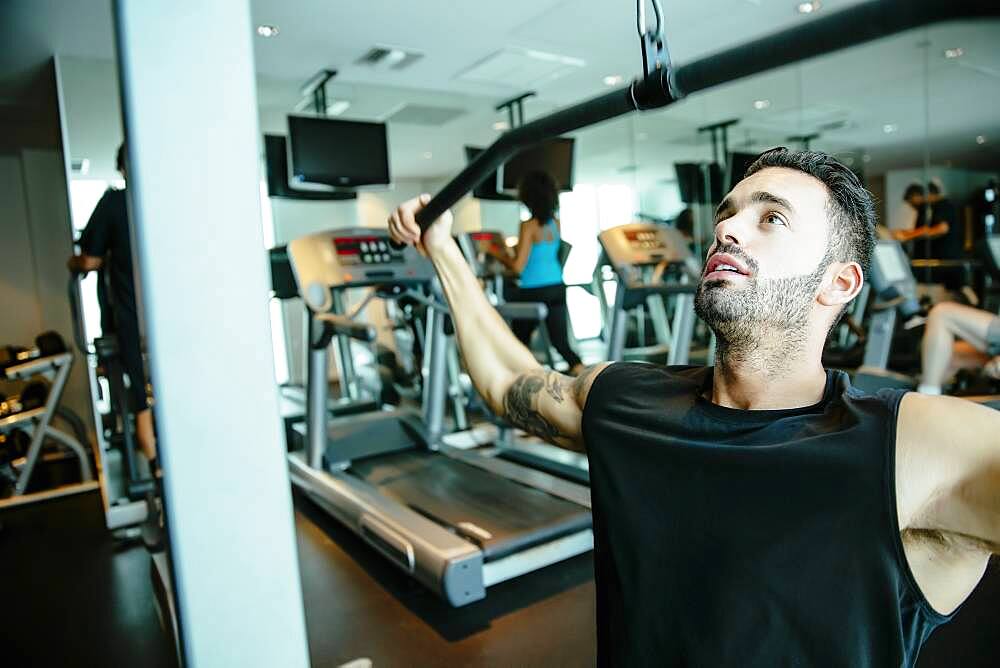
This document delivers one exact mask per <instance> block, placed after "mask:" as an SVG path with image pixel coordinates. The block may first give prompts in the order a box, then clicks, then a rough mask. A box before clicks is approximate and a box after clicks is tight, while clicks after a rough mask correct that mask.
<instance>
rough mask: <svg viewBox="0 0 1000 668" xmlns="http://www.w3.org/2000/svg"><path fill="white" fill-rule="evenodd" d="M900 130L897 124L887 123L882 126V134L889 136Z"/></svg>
mask: <svg viewBox="0 0 1000 668" xmlns="http://www.w3.org/2000/svg"><path fill="white" fill-rule="evenodd" d="M898 129H899V126H898V125H896V124H895V123H886V124H885V125H883V126H882V132H884V133H886V134H887V135H891V134H892V133H893V132H895V131H896V130H898Z"/></svg>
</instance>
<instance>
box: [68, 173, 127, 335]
mask: <svg viewBox="0 0 1000 668" xmlns="http://www.w3.org/2000/svg"><path fill="white" fill-rule="evenodd" d="M109 186H112V187H115V188H124V187H125V182H124V181H121V180H116V181H110V182H109V181H103V180H100V179H74V180H72V181H70V182H69V207H70V219H71V220H72V221H73V238H74V241H75V240H76V238H78V237H79V236H80V233H81V232H83V230H84V228H85V227H87V221H88V220H90V215H91V214H92V213H94V209H95V208H96V207H97V203H98V202H99V201H100V200H101V196H102V195H104V191H106V190H107V189H108V187H109ZM80 296H81V305H82V310H83V314H82V317H83V333H84V336H86V338H87V340H88V341H92V340H93V339H95V338H97V337H99V336H100V335H101V307H100V306H99V305H98V302H97V272H94V271H92V272H90V273H89V274H87V275H86V276H84V278H83V280H81V281H80Z"/></svg>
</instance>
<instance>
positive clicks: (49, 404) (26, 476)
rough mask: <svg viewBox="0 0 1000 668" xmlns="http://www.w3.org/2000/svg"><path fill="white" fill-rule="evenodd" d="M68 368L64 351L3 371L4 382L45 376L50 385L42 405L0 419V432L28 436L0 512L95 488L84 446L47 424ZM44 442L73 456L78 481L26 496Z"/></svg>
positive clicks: (69, 358) (70, 361)
mask: <svg viewBox="0 0 1000 668" xmlns="http://www.w3.org/2000/svg"><path fill="white" fill-rule="evenodd" d="M72 367H73V355H72V354H71V353H68V352H64V353H58V354H54V355H46V356H43V357H39V358H35V359H30V360H28V361H26V362H22V363H20V364H15V365H12V366H8V367H6V368H5V369H4V370H3V378H4V379H5V380H9V381H16V380H27V379H30V378H33V377H37V376H46V377H51V378H50V380H51V383H52V385H51V389H50V390H49V393H48V397H47V398H46V400H45V405H43V406H39V407H37V408H32V409H30V410H26V411H21V412H18V413H14V414H13V415H8V416H6V417H4V418H3V419H0V433H2V434H8V433H10V432H12V431H13V430H15V429H21V430H23V431H25V432H27V433H28V434H30V436H31V443H30V445H29V446H28V449H27V452H26V454H25V456H24V457H23V458H22V459H20V460H18V461H17V462H16V464H15V466H16V467H18V468H20V473H19V474H18V476H17V479H16V481H15V483H14V493H13V495H12V496H10V497H8V498H6V499H2V500H0V509H2V508H7V507H10V506H16V505H22V504H26V503H32V502H35V501H42V500H45V499H51V498H55V497H58V496H65V495H68V494H78V493H80V492H86V491H89V490H92V489H95V488H96V487H97V481H96V480H94V474H93V471H92V470H91V467H90V458H89V456H88V455H87V451H86V450H85V448H84V446H83V445H81V444H80V443H79V442H78V441H77V440H76V439H75V438H73V437H72V436H70V435H69V434H67V433H65V432H63V431H62V430H60V429H57V428H55V427H53V426H52V424H51V422H52V417H53V416H54V415H55V413H56V408H57V407H58V406H59V401H60V399H61V398H62V393H63V389H64V387H65V385H66V379H67V378H68V377H69V373H70V370H71V369H72ZM46 439H49V440H52V441H55V442H56V443H58V444H59V445H61V446H63V447H64V448H66V449H68V450H69V451H71V452H72V453H73V454H74V455H75V456H76V457H77V460H78V461H79V463H80V482H79V483H73V484H69V485H63V486H61V487H58V488H55V489H50V490H44V491H40V492H33V493H30V494H29V493H27V490H28V484H29V483H30V482H31V476H32V473H34V471H35V467H36V466H37V464H38V461H39V459H41V458H42V447H43V445H44V444H45V441H46Z"/></svg>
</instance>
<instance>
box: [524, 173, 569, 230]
mask: <svg viewBox="0 0 1000 668" xmlns="http://www.w3.org/2000/svg"><path fill="white" fill-rule="evenodd" d="M517 197H518V199H520V200H521V201H522V202H523V203H524V205H525V206H526V207H528V211H530V212H531V216H532V218H535V219H537V220H538V222H539V223H541V224H543V225H544V224H545V223H547V222H549V221H550V220H551V219H552V218H553V216H555V213H556V210H557V209H558V208H559V186H557V185H556V180H555V179H554V178H552V175H551V174H549V173H548V172H543V171H541V170H536V171H530V172H528V173H527V174H525V175H524V177H522V178H521V182H520V183H519V184H518V186H517Z"/></svg>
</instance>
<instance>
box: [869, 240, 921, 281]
mask: <svg viewBox="0 0 1000 668" xmlns="http://www.w3.org/2000/svg"><path fill="white" fill-rule="evenodd" d="M875 261H876V262H878V266H879V269H880V270H881V273H882V276H883V278H884V279H885V281H886V282H887V283H901V282H903V281H906V280H907V279H908V278H910V277H911V276H912V273H911V272H910V268H909V266H908V265H907V260H906V256H905V255H904V254H903V249H902V248H901V247H900V246H899V244H896V243H888V244H879V245H877V246H876V247H875Z"/></svg>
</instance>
